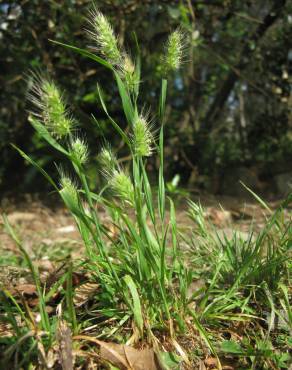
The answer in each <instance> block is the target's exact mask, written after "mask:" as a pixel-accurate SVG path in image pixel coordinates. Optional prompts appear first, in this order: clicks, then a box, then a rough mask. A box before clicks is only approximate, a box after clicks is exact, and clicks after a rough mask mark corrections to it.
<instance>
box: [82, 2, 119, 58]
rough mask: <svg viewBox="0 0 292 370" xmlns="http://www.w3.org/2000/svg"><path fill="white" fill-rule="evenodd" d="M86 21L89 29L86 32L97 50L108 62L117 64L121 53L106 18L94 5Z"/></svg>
mask: <svg viewBox="0 0 292 370" xmlns="http://www.w3.org/2000/svg"><path fill="white" fill-rule="evenodd" d="M88 23H89V24H90V28H91V29H90V30H87V33H88V35H89V36H90V38H91V39H93V40H94V41H95V42H96V45H97V47H98V50H99V51H100V52H101V54H103V56H104V57H105V58H106V59H107V60H108V61H109V62H110V63H112V64H113V65H119V64H120V63H121V60H122V53H121V51H120V49H119V45H118V40H117V38H116V36H115V34H114V31H113V28H112V26H111V24H110V23H109V21H108V19H107V18H106V17H105V16H104V15H103V14H102V13H101V12H100V11H98V10H97V8H96V7H94V8H93V9H92V10H91V11H90V13H89V19H88Z"/></svg>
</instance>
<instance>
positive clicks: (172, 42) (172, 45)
mask: <svg viewBox="0 0 292 370" xmlns="http://www.w3.org/2000/svg"><path fill="white" fill-rule="evenodd" d="M184 47H185V44H184V37H183V32H182V31H181V30H180V29H176V30H175V31H173V32H172V33H171V34H170V35H169V37H168V41H167V45H166V52H165V55H164V58H163V68H164V70H165V72H166V73H168V72H170V71H175V70H177V69H178V68H179V67H180V65H181V63H182V58H183V50H184Z"/></svg>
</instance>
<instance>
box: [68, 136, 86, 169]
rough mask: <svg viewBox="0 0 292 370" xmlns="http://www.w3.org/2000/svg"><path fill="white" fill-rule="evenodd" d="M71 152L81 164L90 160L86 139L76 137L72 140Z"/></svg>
mask: <svg viewBox="0 0 292 370" xmlns="http://www.w3.org/2000/svg"><path fill="white" fill-rule="evenodd" d="M71 152H72V154H73V155H74V156H75V157H76V159H77V160H78V161H79V163H80V164H85V163H86V162H87V160H88V146H87V143H86V142H85V140H83V139H81V138H79V137H76V138H75V139H73V140H72V142H71Z"/></svg>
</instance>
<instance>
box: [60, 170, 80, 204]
mask: <svg viewBox="0 0 292 370" xmlns="http://www.w3.org/2000/svg"><path fill="white" fill-rule="evenodd" d="M60 186H61V189H60V194H61V196H62V198H63V199H64V201H65V202H66V203H67V204H68V205H70V204H72V205H74V206H75V207H77V206H78V190H77V187H76V185H75V184H74V183H73V181H72V180H71V179H70V177H68V176H67V175H65V174H64V173H62V172H61V178H60Z"/></svg>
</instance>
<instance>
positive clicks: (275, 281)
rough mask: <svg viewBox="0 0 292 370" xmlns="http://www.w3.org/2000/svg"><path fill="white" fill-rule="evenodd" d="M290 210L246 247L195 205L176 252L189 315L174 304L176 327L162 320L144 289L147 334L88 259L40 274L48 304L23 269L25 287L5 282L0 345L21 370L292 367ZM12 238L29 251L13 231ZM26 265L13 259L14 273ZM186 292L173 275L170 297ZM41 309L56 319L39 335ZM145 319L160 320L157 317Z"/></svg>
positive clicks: (247, 241)
mask: <svg viewBox="0 0 292 370" xmlns="http://www.w3.org/2000/svg"><path fill="white" fill-rule="evenodd" d="M287 206H288V203H287V202H286V203H283V204H282V206H281V207H280V208H279V209H278V210H276V212H274V214H272V215H271V216H270V219H269V220H268V221H267V222H266V224H265V225H264V226H263V228H262V230H260V231H258V232H257V233H256V234H255V235H254V237H253V238H249V237H246V238H245V239H243V237H242V235H240V234H238V233H237V232H234V235H233V236H230V235H229V236H228V237H227V236H226V239H224V238H222V235H220V234H219V233H217V231H216V229H214V226H212V224H209V223H208V221H206V217H205V216H204V214H205V212H204V209H203V208H202V207H200V206H198V205H196V204H195V203H191V204H190V209H189V212H188V214H189V217H190V221H189V223H187V224H184V225H182V226H183V228H182V229H181V228H180V225H177V233H178V234H177V235H178V239H177V243H178V250H177V253H178V255H179V256H180V259H181V260H182V261H183V262H182V264H183V265H185V266H187V269H188V271H191V272H192V275H191V276H192V277H191V278H190V284H189V285H188V287H187V288H188V289H187V291H186V307H187V309H185V311H183V310H181V311H180V313H178V312H179V311H178V310H177V311H175V310H174V309H173V307H172V306H171V305H170V303H171V302H169V301H168V302H169V308H170V310H169V311H170V315H171V326H170V321H169V320H168V319H167V317H161V318H160V319H157V318H156V320H154V314H155V313H156V315H157V316H158V315H159V313H160V311H159V310H160V309H161V308H159V304H161V303H157V307H158V309H157V311H156V312H155V311H154V309H153V310H152V311H151V310H150V309H149V303H148V302H147V301H146V302H144V301H143V300H142V294H141V293H140V292H139V291H138V290H137V292H138V296H139V299H140V304H141V308H140V309H141V312H142V315H143V316H142V320H143V334H141V332H140V330H139V327H138V326H137V318H135V316H134V314H133V311H132V310H131V309H129V307H128V306H127V305H125V303H124V301H123V299H122V297H123V295H120V296H117V297H116V299H115V300H112V296H110V295H109V293H108V287H107V288H106V289H103V284H104V281H103V279H101V278H100V274H102V273H103V269H102V266H101V268H100V271H99V273H97V272H96V271H95V269H96V266H97V264H96V263H97V262H95V263H93V262H92V261H91V260H88V259H86V257H83V258H82V259H77V260H74V261H73V266H72V267H70V266H69V265H68V262H66V259H65V260H64V259H63V261H64V262H61V261H59V262H55V261H54V260H51V262H52V265H54V266H55V267H54V271H52V272H51V274H49V275H47V276H46V277H45V278H43V277H42V274H41V275H39V277H40V282H39V283H37V284H40V288H41V289H40V290H41V291H42V292H43V297H44V299H43V297H41V298H39V295H38V294H39V293H38V289H37V284H35V281H34V279H35V277H34V275H33V274H32V273H30V272H29V269H27V268H23V267H22V270H21V271H22V272H21V279H22V280H21V282H22V284H20V283H19V279H18V280H14V281H11V282H10V285H9V283H7V280H9V279H6V280H4V279H2V296H1V311H2V315H1V339H0V342H1V348H2V350H3V351H1V353H2V357H3V358H4V361H5V364H6V363H11V364H17V366H18V367H16V368H20V367H21V366H24V367H26V366H29V364H31V365H32V364H35V365H37V366H44V367H45V366H49V365H50V363H51V364H53V363H54V368H55V367H57V366H59V365H58V364H60V363H61V364H62V361H65V360H64V359H67V358H69V359H71V360H70V361H71V363H72V364H74V368H79V367H80V366H81V367H82V366H83V368H90V366H94V367H96V366H99V367H100V368H107V366H106V365H105V364H106V363H108V362H111V363H112V364H113V365H114V366H116V367H117V368H121V369H123V368H126V367H125V366H128V367H129V368H130V366H129V364H131V365H132V368H133V369H143V366H144V368H145V369H151V368H153V369H156V368H157V369H160V368H162V369H164V368H166V369H167V368H170V369H182V368H183V369H196V368H200V367H201V368H202V367H203V366H205V368H206V369H214V368H220V366H222V368H225V369H228V368H230V369H232V368H233V369H240V368H242V369H246V368H255V369H258V368H261V369H271V368H275V369H278V368H279V369H280V368H281V369H282V368H283V369H285V368H288V367H289V363H290V362H291V357H290V355H289V348H290V347H291V339H290V338H291V321H290V320H291V315H290V302H291V296H290V294H291V284H290V282H289V271H290V269H291V264H290V260H289V253H291V251H290V248H291V246H290V239H291V238H290V236H291V234H290V233H291V230H290V225H291V221H290V220H289V217H290V216H289V213H287ZM132 217H133V216H132ZM193 222H194V223H193ZM6 226H7V227H8V229H10V233H11V232H12V229H11V228H10V227H9V225H8V224H7V225H6ZM112 226H113V225H112ZM107 228H108V229H109V230H110V229H111V230H112V237H113V238H114V239H117V240H118V239H119V238H120V237H121V236H120V235H119V233H120V232H121V231H120V229H119V228H117V227H115V228H114V227H110V225H109V224H107ZM181 230H183V231H181ZM216 234H217V235H218V238H217V236H216ZM238 235H239V237H238ZM250 235H252V233H250ZM12 236H13V238H14V240H15V238H16V241H18V243H21V242H20V241H19V240H18V238H17V236H16V235H15V233H13V234H12ZM170 240H171V239H170ZM170 240H168V242H169V241H170ZM258 243H261V245H258ZM167 248H168V247H167ZM108 249H109V251H112V252H113V254H112V255H110V256H109V257H110V258H111V259H112V263H113V264H117V266H119V269H120V273H121V274H124V273H123V272H122V271H123V267H122V266H121V263H120V261H119V260H118V258H117V255H116V250H115V248H111V247H110V246H109V248H108ZM271 251H273V253H271ZM84 253H85V252H84ZM56 256H58V254H57V255H55V254H53V255H52V257H51V259H52V258H56ZM251 256H252V258H251ZM24 257H25V255H24ZM40 257H41V256H40V255H36V257H35V258H40ZM81 257H82V256H80V257H79V258H81ZM25 258H26V257H25ZM19 262H21V260H19V259H18V261H16V260H13V263H14V265H15V266H14V270H17V267H18V263H19ZM31 262H32V264H31V265H32V266H33V265H39V264H38V263H37V264H36V263H35V262H34V261H31ZM258 266H260V269H261V273H260V274H259V272H258V271H257V267H258ZM19 268H20V267H19ZM7 271H8V270H6V272H7ZM19 271H20V270H19ZM40 271H41V270H40ZM266 272H267V273H266ZM6 275H7V277H8V276H9V273H8V272H7V273H6ZM14 275H15V274H14ZM178 276H179V275H178ZM259 278H260V280H258V279H259ZM12 285H13V286H12ZM145 285H146V284H145ZM153 289H155V286H153ZM156 289H157V287H156ZM180 289H181V287H180V283H179V279H178V277H177V276H176V274H175V273H174V275H173V284H172V286H167V287H166V294H167V295H166V296H168V294H170V293H171V294H172V295H173V296H174V297H175V296H179V294H180ZM42 301H43V303H42ZM173 302H175V301H173ZM42 304H43V305H44V307H45V311H46V312H48V321H49V330H50V332H45V331H44V330H43V329H42V328H41V325H45V323H43V321H42V320H43V319H42V317H41V315H40V312H41V309H42ZM150 306H151V305H150ZM144 312H146V313H148V315H149V312H150V313H152V314H153V316H152V317H150V319H149V317H146V316H145V314H144ZM289 315H290V316H289ZM150 320H152V321H150ZM125 345H126V346H127V347H125ZM42 348H43V350H42ZM40 351H42V352H41V353H40ZM64 351H65V352H64ZM40 356H41V357H40ZM137 359H139V361H138V360H137ZM127 361H130V363H129V362H127ZM131 361H132V362H131ZM135 361H138V362H137V363H136V365H135ZM141 361H142V362H141ZM93 364H94V365H93ZM62 366H65V365H62ZM135 366H136V367H135ZM145 366H146V367H145ZM167 366H168V367H167ZM203 368H204V367H203Z"/></svg>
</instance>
